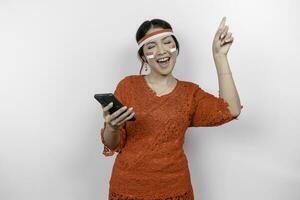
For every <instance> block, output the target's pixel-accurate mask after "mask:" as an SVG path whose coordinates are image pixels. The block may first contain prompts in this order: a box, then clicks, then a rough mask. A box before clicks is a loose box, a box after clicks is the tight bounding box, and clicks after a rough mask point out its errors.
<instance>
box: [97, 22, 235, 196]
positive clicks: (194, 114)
mask: <svg viewBox="0 0 300 200" xmlns="http://www.w3.org/2000/svg"><path fill="white" fill-rule="evenodd" d="M136 41H137V43H138V57H139V59H140V60H141V61H142V66H141V69H142V67H143V64H144V63H146V64H148V65H149V66H150V67H151V73H150V74H148V75H141V71H140V75H130V76H127V77H125V78H124V79H123V80H121V81H120V82H119V84H118V85H117V87H116V90H115V93H114V94H115V95H116V96H117V98H118V99H120V101H121V102H122V103H123V104H124V105H126V106H127V107H128V108H129V107H131V108H133V109H134V112H135V116H136V121H128V119H129V118H128V119H127V120H125V123H121V125H120V126H119V127H118V128H117V129H115V131H113V132H109V131H106V136H107V137H106V138H108V139H106V140H107V141H109V137H110V138H113V136H116V135H118V136H119V137H116V138H119V139H118V142H116V140H115V141H114V142H113V143H114V145H111V146H110V147H109V146H106V144H107V145H108V144H109V143H108V142H106V141H105V140H104V135H105V134H104V133H105V131H104V129H105V128H103V129H101V138H102V142H103V144H104V150H103V154H104V155H106V156H112V155H113V154H114V153H115V152H118V155H117V157H116V160H115V163H114V167H113V170H112V174H111V179H110V187H109V200H117V199H118V200H125V199H140V200H154V199H157V200H158V199H159V200H171V199H182V200H194V193H193V187H192V184H191V178H190V172H189V167H188V160H187V158H186V155H185V153H184V151H183V143H184V136H185V133H186V129H187V128H188V127H209V126H219V125H222V124H225V123H227V122H229V121H232V120H233V119H237V116H234V115H232V114H231V112H230V110H229V108H228V103H227V102H226V101H224V99H222V98H218V97H215V96H213V95H211V94H209V93H207V92H205V91H204V90H202V89H201V88H200V87H199V85H198V84H195V83H192V82H189V81H183V80H179V79H177V78H175V77H174V76H173V75H172V71H173V68H174V66H175V63H176V58H177V56H178V53H179V44H178V41H177V39H176V37H175V36H174V32H173V29H172V27H171V26H170V25H169V23H167V22H166V21H163V20H160V19H153V20H151V21H145V22H144V23H142V25H141V26H140V27H139V29H138V31H137V33H136ZM108 109H109V108H105V110H106V111H107V110H108ZM116 112H118V111H116ZM117 114H118V113H116V114H115V113H113V114H112V115H111V116H108V117H107V118H108V119H109V120H108V121H106V122H105V123H108V125H109V124H110V123H111V121H113V123H114V124H115V123H118V122H119V121H122V120H124V118H125V117H126V116H123V117H117V116H116V115H117ZM128 115H129V113H128ZM118 118H121V119H120V120H118ZM104 127H105V126H104ZM106 127H107V126H106ZM108 130H109V129H108ZM113 140H114V139H111V141H113Z"/></svg>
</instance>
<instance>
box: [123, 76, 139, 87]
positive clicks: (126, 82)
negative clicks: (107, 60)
mask: <svg viewBox="0 0 300 200" xmlns="http://www.w3.org/2000/svg"><path fill="white" fill-rule="evenodd" d="M139 78H140V75H128V76H124V77H122V78H121V80H120V81H119V82H118V86H120V87H125V88H131V87H130V86H132V85H133V84H135V83H136V82H137V81H138V79H139Z"/></svg>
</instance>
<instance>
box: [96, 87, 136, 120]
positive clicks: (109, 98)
mask: <svg viewBox="0 0 300 200" xmlns="http://www.w3.org/2000/svg"><path fill="white" fill-rule="evenodd" d="M94 97H95V99H96V100H97V101H98V102H99V103H101V105H102V106H103V107H105V106H107V105H108V104H109V103H110V102H113V107H111V108H110V109H109V110H108V112H109V113H110V114H113V113H114V112H116V111H117V110H119V109H120V108H122V107H123V106H124V105H123V104H122V103H121V101H120V100H119V99H118V98H117V97H116V96H115V95H114V94H113V93H103V94H95V95H94ZM126 110H127V109H126ZM126 110H125V111H124V112H126ZM124 112H123V113H124ZM121 114H122V113H121ZM128 121H135V117H134V116H133V117H132V118H131V119H129V120H128Z"/></svg>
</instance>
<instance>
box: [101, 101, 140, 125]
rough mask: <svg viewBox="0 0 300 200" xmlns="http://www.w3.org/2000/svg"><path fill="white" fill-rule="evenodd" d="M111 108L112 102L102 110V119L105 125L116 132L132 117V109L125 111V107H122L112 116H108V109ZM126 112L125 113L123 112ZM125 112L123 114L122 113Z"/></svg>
mask: <svg viewBox="0 0 300 200" xmlns="http://www.w3.org/2000/svg"><path fill="white" fill-rule="evenodd" d="M112 107H113V102H110V103H109V104H108V105H107V106H105V107H102V108H103V117H104V119H105V122H106V125H107V126H109V128H111V129H112V130H117V129H118V128H119V127H120V126H122V125H123V123H124V122H126V121H127V120H129V119H131V118H132V117H133V116H134V114H135V113H134V112H133V108H132V107H131V108H129V109H127V106H123V107H122V108H120V109H119V110H117V111H115V112H114V113H112V114H109V111H108V110H109V109H110V108H112ZM125 110H126V111H125ZM124 111H125V112H124ZM123 112H124V113H123Z"/></svg>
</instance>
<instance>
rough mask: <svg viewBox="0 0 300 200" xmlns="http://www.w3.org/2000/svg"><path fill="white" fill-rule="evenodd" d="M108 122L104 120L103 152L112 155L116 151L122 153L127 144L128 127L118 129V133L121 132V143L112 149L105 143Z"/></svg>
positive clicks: (102, 131)
mask: <svg viewBox="0 0 300 200" xmlns="http://www.w3.org/2000/svg"><path fill="white" fill-rule="evenodd" d="M105 126H106V123H105V122H104V125H103V127H104V128H101V142H102V144H103V145H104V148H103V152H102V154H103V155H105V156H112V155H114V154H115V152H118V153H120V152H121V151H122V148H123V147H124V145H125V141H126V129H125V127H124V126H122V127H120V128H119V129H118V133H119V134H120V143H119V145H118V146H117V147H115V148H114V149H110V148H109V147H108V146H107V145H106V144H105V143H104V129H105Z"/></svg>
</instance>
